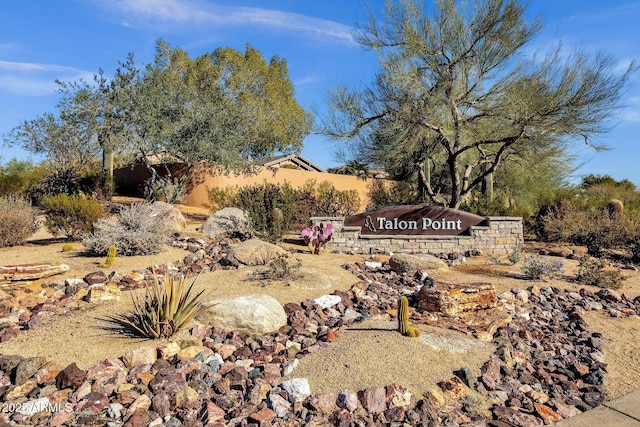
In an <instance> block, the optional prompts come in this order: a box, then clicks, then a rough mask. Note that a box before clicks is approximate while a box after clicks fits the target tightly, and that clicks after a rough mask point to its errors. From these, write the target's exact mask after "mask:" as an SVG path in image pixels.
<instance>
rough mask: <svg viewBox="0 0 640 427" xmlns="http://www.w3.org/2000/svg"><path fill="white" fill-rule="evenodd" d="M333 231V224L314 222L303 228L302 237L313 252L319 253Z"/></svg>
mask: <svg viewBox="0 0 640 427" xmlns="http://www.w3.org/2000/svg"><path fill="white" fill-rule="evenodd" d="M332 233H333V225H332V224H326V225H325V224H323V223H319V224H316V223H312V224H311V226H310V227H307V228H305V229H304V230H302V238H303V239H304V242H305V243H306V244H307V246H308V247H309V250H310V251H311V253H312V254H316V255H318V254H319V253H320V252H321V251H322V250H324V246H325V245H326V244H327V242H328V241H329V240H331V234H332Z"/></svg>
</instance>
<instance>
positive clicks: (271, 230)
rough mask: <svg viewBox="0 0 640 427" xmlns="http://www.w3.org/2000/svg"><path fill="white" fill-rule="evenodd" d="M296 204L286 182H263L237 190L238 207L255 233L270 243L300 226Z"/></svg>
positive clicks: (295, 199) (294, 191) (294, 193)
mask: <svg viewBox="0 0 640 427" xmlns="http://www.w3.org/2000/svg"><path fill="white" fill-rule="evenodd" d="M297 204H298V197H297V192H296V190H295V189H294V188H293V187H292V186H291V185H290V184H288V183H285V184H283V185H277V184H271V183H268V182H266V181H265V182H263V183H262V184H256V185H252V186H247V187H242V188H240V189H239V191H238V206H237V207H239V208H240V209H242V210H244V211H246V212H247V213H248V214H249V217H250V218H251V222H252V223H253V227H254V230H255V231H256V235H258V236H259V237H260V238H262V239H265V240H268V241H271V242H275V241H277V240H279V239H281V238H282V237H283V236H284V234H285V233H286V232H287V231H289V230H292V229H295V228H298V227H299V226H300V222H301V221H303V218H301V217H300V212H298V211H297V209H296V207H297Z"/></svg>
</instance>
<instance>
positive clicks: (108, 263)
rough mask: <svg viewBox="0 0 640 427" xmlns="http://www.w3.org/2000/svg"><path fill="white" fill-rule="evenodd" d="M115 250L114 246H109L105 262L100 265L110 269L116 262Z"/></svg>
mask: <svg viewBox="0 0 640 427" xmlns="http://www.w3.org/2000/svg"><path fill="white" fill-rule="evenodd" d="M116 253H117V249H116V247H115V246H109V248H108V249H107V260H106V261H105V262H104V264H102V265H103V266H104V267H111V266H112V265H113V264H114V263H115V262H116Z"/></svg>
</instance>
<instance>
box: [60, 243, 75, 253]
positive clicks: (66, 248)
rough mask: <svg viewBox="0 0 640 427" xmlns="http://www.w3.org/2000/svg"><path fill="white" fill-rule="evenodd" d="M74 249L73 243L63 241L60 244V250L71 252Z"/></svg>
mask: <svg viewBox="0 0 640 427" xmlns="http://www.w3.org/2000/svg"><path fill="white" fill-rule="evenodd" d="M75 249H76V247H75V246H74V245H73V243H65V244H64V245H62V252H71V251H73V250H75Z"/></svg>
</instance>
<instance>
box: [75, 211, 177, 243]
mask: <svg viewBox="0 0 640 427" xmlns="http://www.w3.org/2000/svg"><path fill="white" fill-rule="evenodd" d="M153 212H154V211H153V209H152V207H151V205H150V204H148V203H135V204H133V205H131V206H129V207H127V208H124V209H122V210H121V211H120V214H119V215H118V219H117V220H116V221H112V220H108V219H101V220H100V221H98V222H97V223H96V224H95V227H94V228H95V231H94V233H93V235H91V236H89V237H87V238H86V239H84V241H83V243H84V245H85V246H86V247H87V249H88V250H89V251H90V252H92V253H93V254H95V255H106V254H107V251H108V250H109V247H110V246H115V247H116V248H118V254H120V255H124V256H131V255H152V254H157V253H160V252H161V251H162V250H163V249H164V247H165V245H167V244H168V243H169V241H170V236H171V233H172V232H171V230H170V229H169V228H168V226H167V224H166V223H165V222H163V221H162V219H161V218H159V217H158V216H156V215H153Z"/></svg>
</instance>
